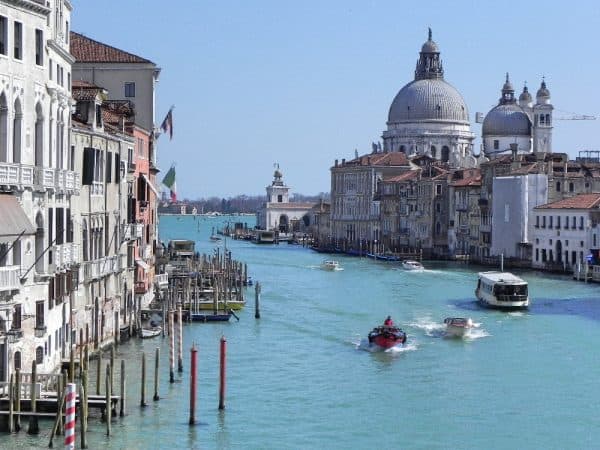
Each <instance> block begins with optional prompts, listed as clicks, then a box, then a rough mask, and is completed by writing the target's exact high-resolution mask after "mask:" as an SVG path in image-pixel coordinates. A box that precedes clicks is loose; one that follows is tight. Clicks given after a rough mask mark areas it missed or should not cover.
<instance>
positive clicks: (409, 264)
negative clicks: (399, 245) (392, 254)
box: [402, 259, 425, 271]
mask: <svg viewBox="0 0 600 450" xmlns="http://www.w3.org/2000/svg"><path fill="white" fill-rule="evenodd" d="M402 268H403V269H404V270H415V271H423V270H425V267H423V264H421V263H420V262H419V261H413V260H412V259H407V260H405V261H402Z"/></svg>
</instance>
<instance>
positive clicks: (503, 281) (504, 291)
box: [475, 271, 529, 309]
mask: <svg viewBox="0 0 600 450" xmlns="http://www.w3.org/2000/svg"><path fill="white" fill-rule="evenodd" d="M478 276H479V279H478V281H477V288H476V289H475V296H476V297H477V300H478V301H479V302H480V303H481V304H482V305H484V306H488V307H490V308H498V309H525V308H527V307H528V306H529V293H528V288H527V282H526V281H525V280H523V279H521V278H519V277H518V276H516V275H513V274H512V273H510V272H494V271H491V272H480V273H479V274H478Z"/></svg>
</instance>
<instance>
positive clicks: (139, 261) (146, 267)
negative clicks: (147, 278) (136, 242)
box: [135, 259, 150, 272]
mask: <svg viewBox="0 0 600 450" xmlns="http://www.w3.org/2000/svg"><path fill="white" fill-rule="evenodd" d="M135 263H136V264H137V265H138V266H140V267H141V268H142V269H144V272H148V270H150V266H149V265H148V264H147V263H146V261H144V260H143V259H136V260H135Z"/></svg>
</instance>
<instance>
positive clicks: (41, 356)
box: [35, 345, 44, 364]
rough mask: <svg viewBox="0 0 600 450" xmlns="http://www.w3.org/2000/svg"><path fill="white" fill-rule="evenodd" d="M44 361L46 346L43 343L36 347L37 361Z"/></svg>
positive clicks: (39, 362)
mask: <svg viewBox="0 0 600 450" xmlns="http://www.w3.org/2000/svg"><path fill="white" fill-rule="evenodd" d="M43 362H44V347H42V346H41V345H40V346H39V347H37V348H36V349H35V363H36V364H42V363H43Z"/></svg>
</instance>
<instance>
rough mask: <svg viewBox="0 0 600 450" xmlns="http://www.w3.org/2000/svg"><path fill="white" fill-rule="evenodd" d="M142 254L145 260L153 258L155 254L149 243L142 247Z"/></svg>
mask: <svg viewBox="0 0 600 450" xmlns="http://www.w3.org/2000/svg"><path fill="white" fill-rule="evenodd" d="M140 256H141V257H142V258H143V259H145V260H148V259H150V258H152V256H153V253H152V246H151V245H149V244H148V245H144V246H143V247H141V248H140Z"/></svg>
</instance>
